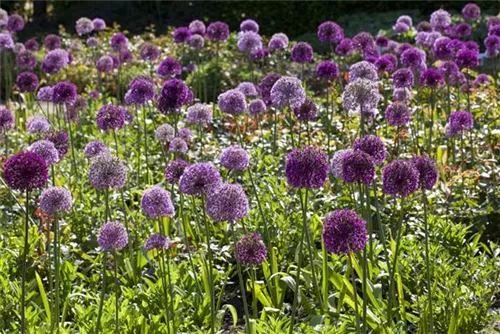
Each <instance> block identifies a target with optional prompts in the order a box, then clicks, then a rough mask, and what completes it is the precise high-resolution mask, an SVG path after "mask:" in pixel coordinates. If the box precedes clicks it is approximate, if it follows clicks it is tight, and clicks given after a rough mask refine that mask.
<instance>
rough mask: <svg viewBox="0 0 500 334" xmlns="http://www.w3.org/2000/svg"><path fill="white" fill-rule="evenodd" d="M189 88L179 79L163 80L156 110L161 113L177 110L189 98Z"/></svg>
mask: <svg viewBox="0 0 500 334" xmlns="http://www.w3.org/2000/svg"><path fill="white" fill-rule="evenodd" d="M190 92H191V91H190V90H189V88H188V86H186V84H185V83H184V82H183V81H182V80H180V79H170V80H167V81H166V82H165V84H164V85H163V87H162V89H161V93H160V96H159V98H158V110H159V111H160V112H161V113H163V114H168V113H170V112H177V111H179V109H180V108H181V107H182V105H183V104H185V103H187V102H188V101H189V98H190Z"/></svg>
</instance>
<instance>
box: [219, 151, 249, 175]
mask: <svg viewBox="0 0 500 334" xmlns="http://www.w3.org/2000/svg"><path fill="white" fill-rule="evenodd" d="M249 163H250V155H249V154H248V152H247V151H246V150H245V149H244V148H242V147H241V146H237V145H234V146H229V147H228V148H226V149H225V150H224V151H222V154H221V155H220V164H221V166H223V167H226V168H227V169H230V170H246V169H247V168H248V165H249Z"/></svg>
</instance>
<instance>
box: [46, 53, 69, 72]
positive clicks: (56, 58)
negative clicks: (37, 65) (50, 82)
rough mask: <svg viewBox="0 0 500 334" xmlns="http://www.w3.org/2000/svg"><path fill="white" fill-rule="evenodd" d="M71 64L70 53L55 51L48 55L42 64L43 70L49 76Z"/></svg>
mask: <svg viewBox="0 0 500 334" xmlns="http://www.w3.org/2000/svg"><path fill="white" fill-rule="evenodd" d="M68 64H69V53H68V52H67V51H65V50H61V49H54V50H51V51H49V52H48V53H47V55H46V56H45V58H44V59H43V62H42V70H43V72H44V73H47V74H54V73H57V72H59V71H60V70H61V69H62V68H63V67H65V66H67V65H68Z"/></svg>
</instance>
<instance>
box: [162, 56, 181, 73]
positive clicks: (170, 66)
mask: <svg viewBox="0 0 500 334" xmlns="http://www.w3.org/2000/svg"><path fill="white" fill-rule="evenodd" d="M181 71H182V67H181V64H179V62H178V61H177V60H176V59H175V58H173V57H167V58H165V59H164V60H163V61H162V62H161V63H160V65H158V69H157V70H156V73H158V75H159V76H161V77H164V78H165V77H173V76H176V75H179V74H181Z"/></svg>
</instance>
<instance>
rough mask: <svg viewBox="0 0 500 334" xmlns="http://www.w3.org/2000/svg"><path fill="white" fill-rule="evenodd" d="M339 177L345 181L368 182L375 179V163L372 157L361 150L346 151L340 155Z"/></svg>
mask: <svg viewBox="0 0 500 334" xmlns="http://www.w3.org/2000/svg"><path fill="white" fill-rule="evenodd" d="M341 165H342V173H341V177H342V179H343V180H344V182H346V183H355V182H363V183H364V184H370V183H372V182H373V180H374V179H375V164H374V162H373V159H372V157H371V156H370V155H369V154H368V153H365V152H363V151H359V150H358V151H352V152H347V153H346V154H344V156H343V157H342V164H341Z"/></svg>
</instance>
